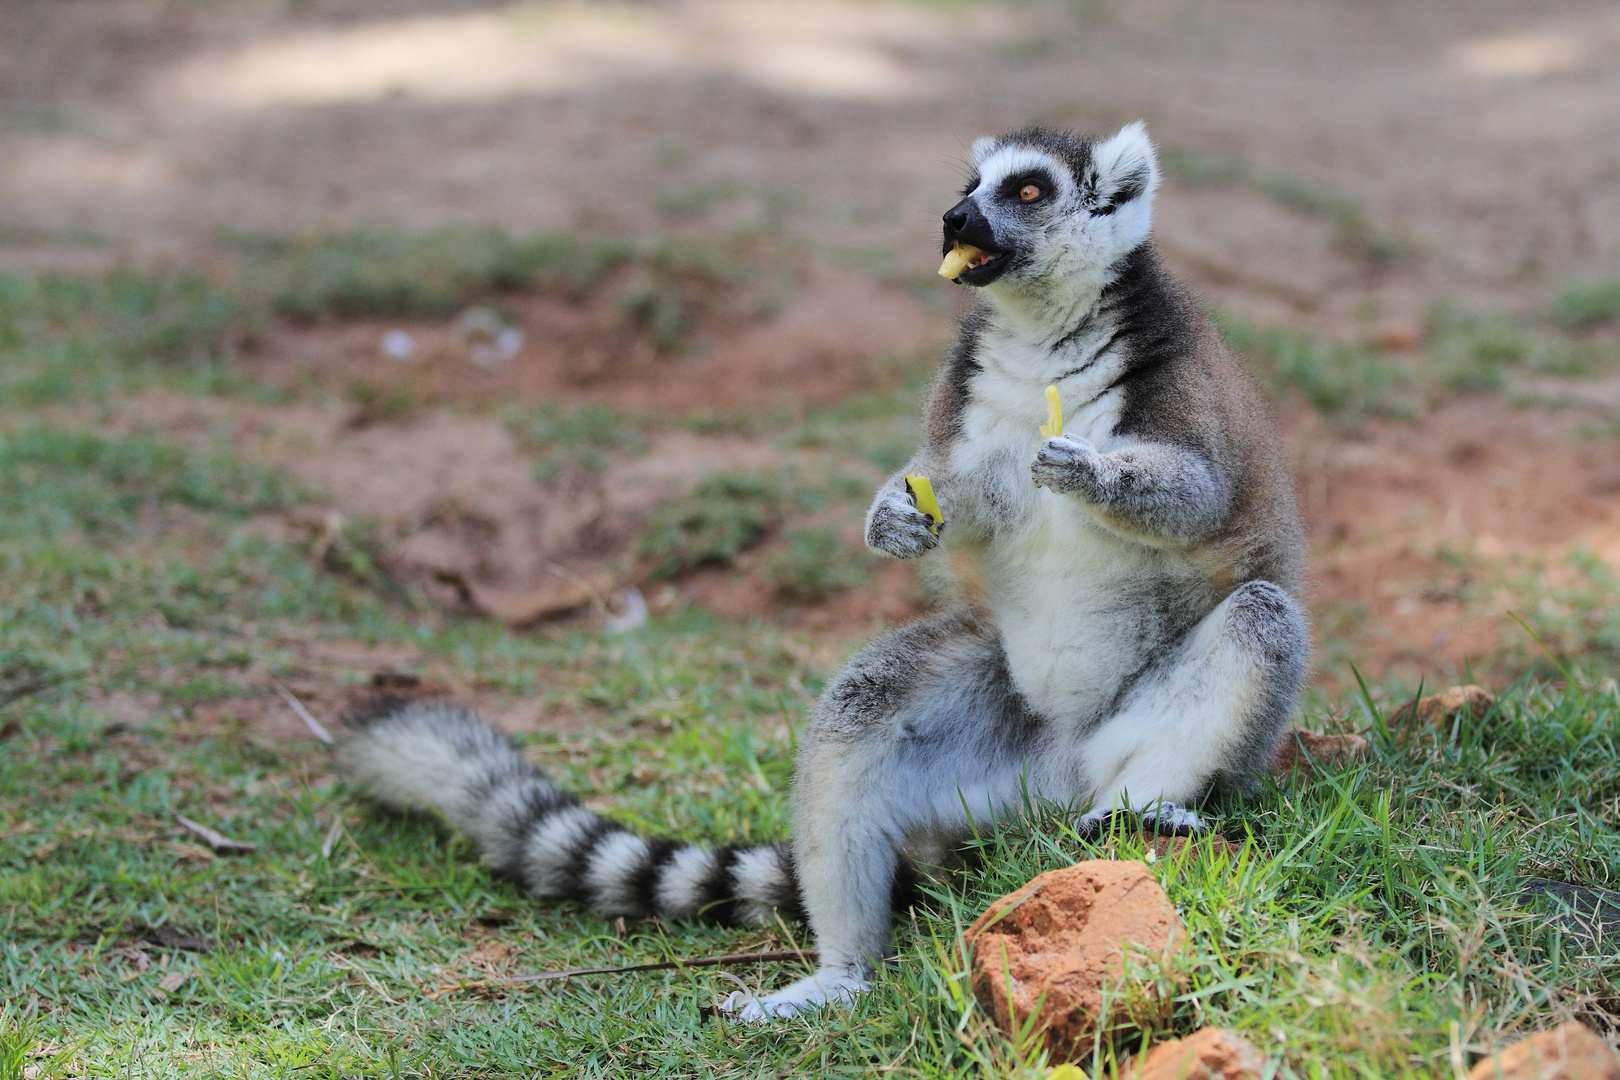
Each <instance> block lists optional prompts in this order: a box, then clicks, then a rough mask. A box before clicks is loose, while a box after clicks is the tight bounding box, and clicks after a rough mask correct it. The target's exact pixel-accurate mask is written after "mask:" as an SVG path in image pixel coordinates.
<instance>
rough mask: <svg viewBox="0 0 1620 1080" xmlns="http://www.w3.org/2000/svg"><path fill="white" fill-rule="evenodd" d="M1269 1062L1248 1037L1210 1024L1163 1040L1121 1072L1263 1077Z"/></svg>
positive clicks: (1156, 1079) (1236, 1079)
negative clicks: (1266, 1064) (1181, 1036)
mask: <svg viewBox="0 0 1620 1080" xmlns="http://www.w3.org/2000/svg"><path fill="white" fill-rule="evenodd" d="M1265 1063H1266V1056H1265V1055H1264V1054H1262V1053H1261V1052H1260V1051H1259V1049H1258V1048H1256V1047H1255V1045H1254V1044H1253V1043H1251V1042H1250V1041H1249V1040H1248V1039H1245V1038H1244V1037H1243V1036H1241V1035H1238V1034H1236V1033H1235V1032H1231V1031H1227V1030H1226V1029H1225V1028H1216V1027H1207V1028H1203V1029H1202V1030H1200V1031H1197V1032H1194V1033H1193V1034H1191V1035H1189V1036H1187V1037H1186V1038H1185V1039H1177V1040H1175V1041H1174V1042H1167V1043H1160V1044H1159V1045H1158V1046H1155V1047H1153V1048H1152V1049H1151V1050H1149V1051H1148V1052H1147V1053H1145V1054H1143V1055H1142V1056H1141V1058H1139V1059H1138V1060H1137V1061H1136V1062H1134V1063H1129V1062H1128V1063H1127V1064H1126V1066H1125V1070H1124V1071H1123V1072H1122V1073H1121V1074H1120V1075H1121V1080H1259V1077H1260V1070H1261V1068H1262V1067H1263V1066H1264V1065H1265Z"/></svg>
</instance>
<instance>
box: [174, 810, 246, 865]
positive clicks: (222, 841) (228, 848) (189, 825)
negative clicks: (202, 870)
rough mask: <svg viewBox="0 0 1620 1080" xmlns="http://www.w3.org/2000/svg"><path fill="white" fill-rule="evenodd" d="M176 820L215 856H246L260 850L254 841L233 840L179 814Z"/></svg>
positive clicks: (175, 816)
mask: <svg viewBox="0 0 1620 1080" xmlns="http://www.w3.org/2000/svg"><path fill="white" fill-rule="evenodd" d="M174 820H176V821H178V822H179V823H180V824H181V825H183V826H185V828H186V829H187V830H189V831H191V832H194V833H196V834H197V835H198V836H199V837H201V838H202V842H203V843H205V844H207V845H208V847H209V848H210V849H211V850H212V851H213V852H214V853H215V854H218V855H246V854H247V853H248V852H250V851H257V850H258V849H259V845H258V844H255V843H254V842H253V841H252V840H232V839H231V838H230V837H228V836H226V835H225V834H224V833H222V832H217V831H215V830H214V829H210V828H209V827H208V826H206V825H200V824H198V823H197V822H195V821H192V820H191V819H190V818H188V817H181V816H180V815H179V814H176V815H174Z"/></svg>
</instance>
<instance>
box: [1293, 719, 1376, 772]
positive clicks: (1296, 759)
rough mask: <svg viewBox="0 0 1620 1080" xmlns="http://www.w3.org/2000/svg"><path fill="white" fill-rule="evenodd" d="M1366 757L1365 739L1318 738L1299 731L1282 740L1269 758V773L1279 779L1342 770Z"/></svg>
mask: <svg viewBox="0 0 1620 1080" xmlns="http://www.w3.org/2000/svg"><path fill="white" fill-rule="evenodd" d="M1366 756H1367V740H1366V739H1363V738H1362V737H1361V736H1360V735H1321V734H1318V733H1317V732H1314V731H1306V730H1304V729H1303V728H1295V729H1294V731H1293V734H1291V735H1287V736H1284V737H1283V741H1282V742H1281V743H1279V744H1278V745H1277V754H1276V756H1275V757H1273V758H1272V759H1271V771H1272V772H1274V773H1277V774H1278V775H1280V776H1284V775H1287V774H1289V773H1304V772H1310V771H1312V770H1313V768H1314V769H1316V770H1326V769H1336V768H1344V767H1346V766H1349V765H1353V764H1355V763H1356V762H1358V761H1360V760H1361V759H1362V758H1364V757H1366Z"/></svg>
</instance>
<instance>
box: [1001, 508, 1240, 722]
mask: <svg viewBox="0 0 1620 1080" xmlns="http://www.w3.org/2000/svg"><path fill="white" fill-rule="evenodd" d="M976 561H977V563H978V569H979V572H980V574H981V575H982V577H983V581H984V586H985V602H986V604H987V606H988V607H989V609H990V611H991V613H992V617H993V618H994V620H995V623H996V626H997V628H998V629H999V630H1000V632H1001V638H1002V642H1003V645H1004V646H1005V648H1006V650H1007V662H1008V669H1009V672H1010V674H1011V676H1012V680H1013V683H1014V685H1016V686H1017V687H1018V689H1019V691H1020V692H1021V693H1022V694H1023V695H1024V697H1025V699H1026V700H1027V701H1028V702H1029V704H1030V705H1031V706H1032V707H1033V708H1034V709H1035V710H1036V711H1038V712H1040V713H1042V714H1044V715H1046V716H1049V717H1051V718H1052V719H1054V720H1057V721H1059V722H1060V723H1063V724H1072V725H1074V726H1075V727H1080V728H1083V727H1086V726H1088V725H1090V724H1092V723H1095V722H1097V721H1100V720H1102V719H1105V718H1106V716H1107V715H1108V714H1109V713H1110V712H1111V711H1112V710H1113V709H1114V708H1116V707H1117V705H1118V703H1119V701H1120V699H1121V697H1122V696H1123V695H1124V693H1125V692H1126V691H1127V690H1129V688H1130V687H1131V686H1132V685H1134V684H1135V682H1136V680H1137V679H1138V678H1140V677H1142V676H1143V675H1144V673H1151V670H1152V668H1153V667H1154V665H1155V664H1156V662H1158V661H1160V660H1162V659H1164V658H1166V657H1167V656H1169V654H1170V653H1171V652H1172V651H1173V650H1174V649H1175V648H1176V646H1177V645H1178V644H1179V643H1180V642H1181V640H1182V638H1183V637H1184V636H1185V635H1186V633H1187V632H1188V631H1189V630H1190V629H1191V628H1192V626H1193V625H1195V624H1196V623H1197V621H1198V620H1199V619H1201V618H1202V617H1203V615H1204V614H1207V613H1208V612H1209V611H1212V610H1214V608H1215V606H1216V605H1217V604H1218V603H1219V602H1220V596H1219V595H1218V594H1217V590H1216V589H1215V587H1214V585H1213V584H1212V583H1211V582H1209V581H1208V579H1207V577H1206V576H1205V574H1204V573H1203V572H1202V570H1201V568H1200V567H1198V566H1196V565H1195V564H1193V563H1192V562H1191V560H1189V559H1187V558H1186V557H1185V556H1183V555H1181V554H1179V553H1173V552H1169V551H1165V550H1164V549H1161V548H1153V547H1149V546H1148V545H1146V544H1142V543H1139V542H1137V541H1132V540H1127V539H1123V538H1121V537H1119V536H1117V535H1115V534H1113V533H1111V532H1109V531H1108V530H1107V529H1105V528H1104V527H1103V526H1101V525H1099V524H1097V523H1096V522H1095V520H1094V519H1092V518H1091V515H1090V513H1089V511H1087V510H1086V509H1085V508H1084V507H1082V506H1080V505H1079V504H1078V503H1077V502H1076V501H1075V500H1074V499H1072V498H1070V497H1069V496H1065V495H1057V494H1054V493H1052V492H1048V491H1037V492H1036V500H1035V508H1034V511H1033V513H1032V514H1031V515H1030V519H1029V520H1028V521H1027V522H1026V523H1025V524H1024V526H1023V527H1022V528H1020V529H1018V530H1017V532H1016V533H1014V534H1012V535H1004V536H1001V537H998V538H997V540H996V541H993V542H992V543H990V544H989V545H987V546H986V547H985V548H984V549H983V550H982V551H981V553H980V555H979V558H978V559H977V560H976Z"/></svg>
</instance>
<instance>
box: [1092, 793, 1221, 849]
mask: <svg viewBox="0 0 1620 1080" xmlns="http://www.w3.org/2000/svg"><path fill="white" fill-rule="evenodd" d="M1124 813H1129V811H1125V810H1115V809H1113V808H1111V807H1110V808H1105V809H1101V810H1091V811H1088V812H1087V813H1085V814H1082V815H1081V817H1080V820H1079V821H1078V822H1077V823H1076V825H1075V831H1076V832H1078V833H1079V834H1080V839H1082V840H1096V839H1097V838H1098V837H1100V836H1102V834H1103V833H1104V832H1106V831H1107V828H1108V822H1109V819H1110V818H1111V817H1113V816H1114V815H1115V814H1124ZM1141 821H1142V824H1143V825H1144V826H1151V827H1152V829H1153V831H1154V832H1155V833H1157V834H1158V835H1160V836H1192V835H1194V834H1195V833H1200V832H1203V831H1204V829H1205V828H1206V827H1207V826H1206V825H1205V824H1204V819H1203V818H1201V817H1199V816H1198V814H1197V812H1196V811H1193V810H1188V809H1186V808H1185V807H1181V806H1177V805H1176V804H1175V803H1171V802H1167V803H1159V804H1158V805H1156V806H1150V807H1148V808H1147V809H1146V810H1144V811H1142V813H1141Z"/></svg>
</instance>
